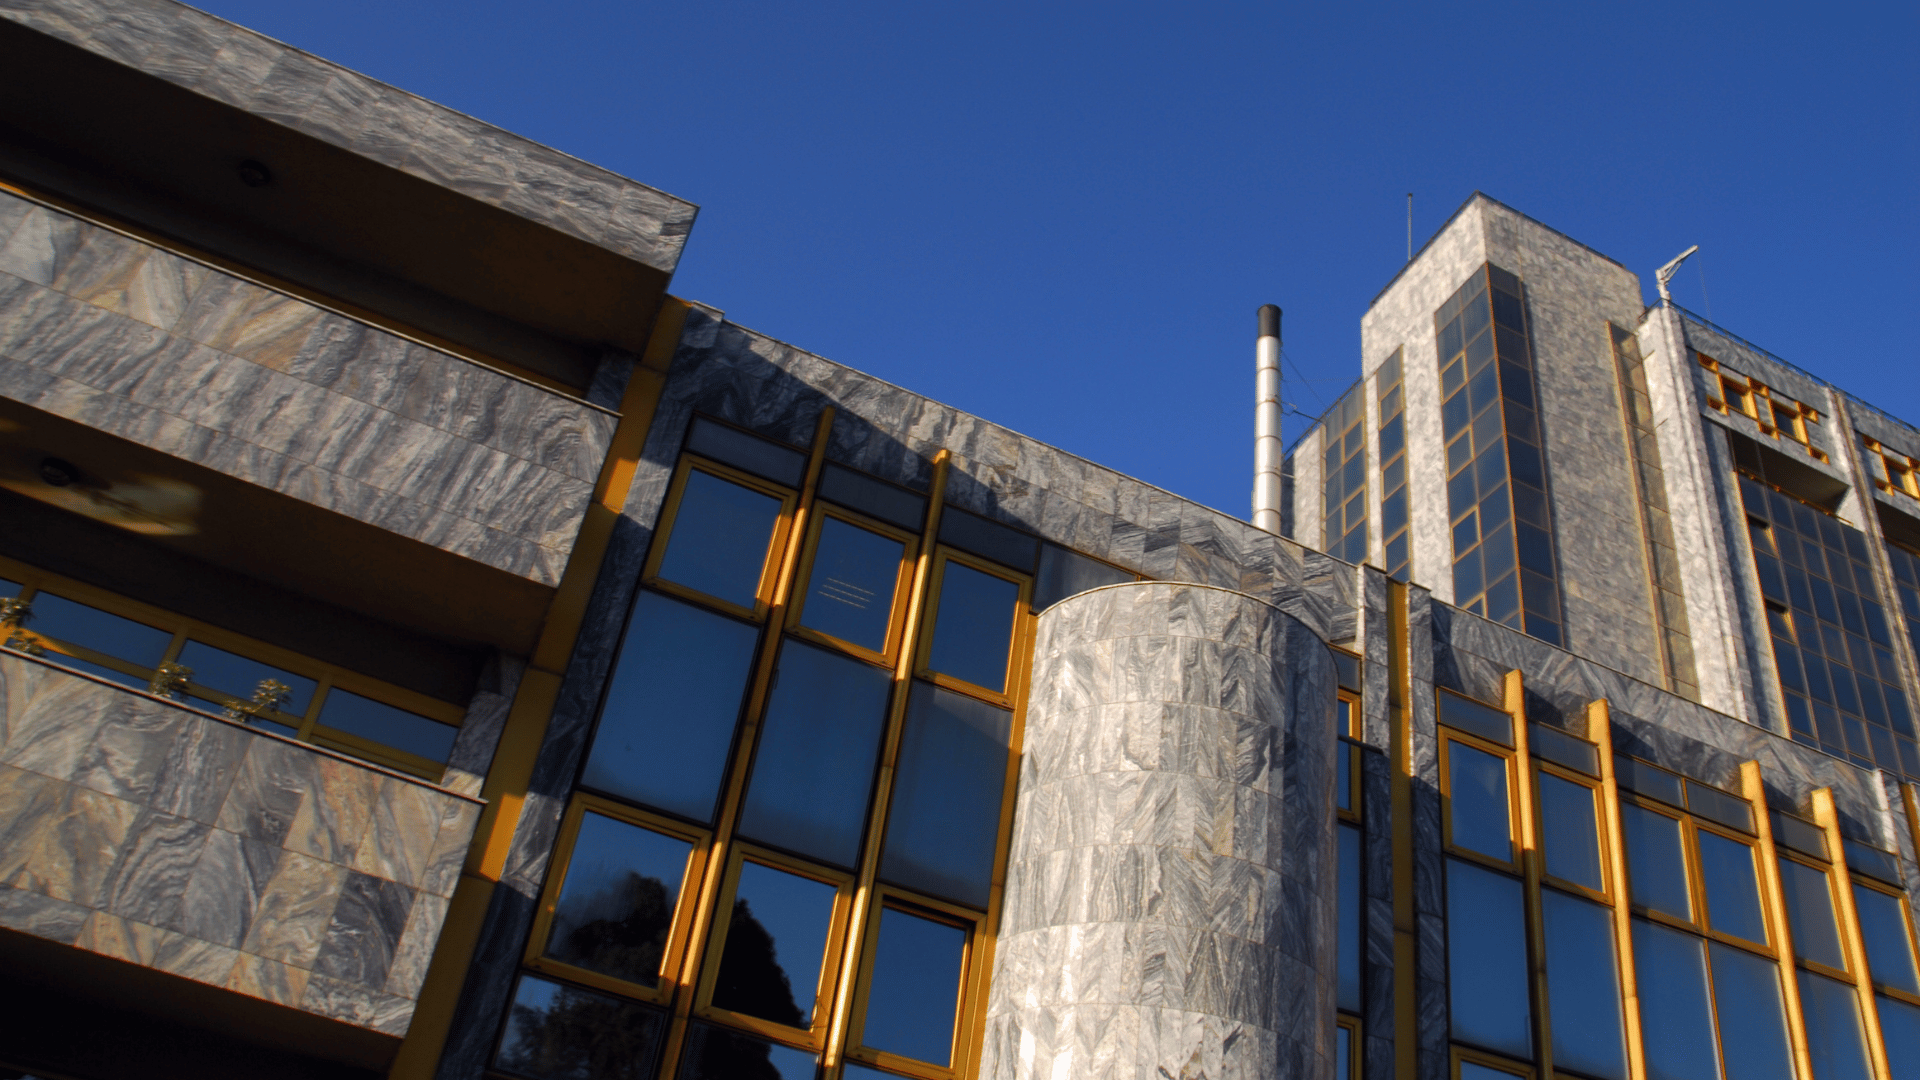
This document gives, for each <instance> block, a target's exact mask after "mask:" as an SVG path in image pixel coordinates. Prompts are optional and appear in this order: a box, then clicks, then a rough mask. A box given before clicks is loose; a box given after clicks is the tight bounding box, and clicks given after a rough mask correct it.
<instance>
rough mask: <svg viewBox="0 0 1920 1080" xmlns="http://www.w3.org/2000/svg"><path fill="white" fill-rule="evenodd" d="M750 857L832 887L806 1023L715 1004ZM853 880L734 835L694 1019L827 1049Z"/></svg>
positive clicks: (801, 1046) (804, 1046) (795, 1044)
mask: <svg viewBox="0 0 1920 1080" xmlns="http://www.w3.org/2000/svg"><path fill="white" fill-rule="evenodd" d="M749 862H751V863H755V864H758V865H760V866H764V867H768V868H770V869H774V870H780V871H783V872H785V873H789V874H792V875H794V876H795V877H803V878H807V879H808V880H810V881H817V882H819V883H821V884H823V885H831V886H833V888H834V897H833V911H832V913H831V914H830V915H829V916H828V923H827V942H826V949H825V951H824V952H822V953H821V955H820V976H819V981H818V984H817V985H816V986H815V987H814V999H813V1015H812V1016H811V1017H809V1018H808V1024H807V1026H806V1027H805V1028H796V1027H789V1026H787V1025H786V1024H782V1023H779V1022H777V1021H773V1020H764V1019H761V1018H760V1017H757V1016H749V1015H747V1014H746V1013H738V1012H734V1011H732V1010H730V1009H723V1008H720V1007H718V1006H716V1005H714V1004H713V990H714V985H715V983H716V982H717V981H718V979H719V975H720V958H721V956H722V954H724V953H725V951H726V945H727V932H728V930H729V929H730V927H731V926H732V921H733V920H732V918H731V917H730V916H726V917H723V915H725V913H727V912H730V911H731V904H732V902H733V900H734V899H735V898H736V897H737V894H738V890H739V886H740V871H741V868H742V866H743V865H744V864H746V863H749ZM854 883H855V875H854V874H852V873H850V872H844V871H837V870H833V869H831V868H829V867H826V866H821V865H818V864H815V863H811V862H808V861H806V860H804V859H799V858H795V857H793V856H791V855H786V854H783V853H781V852H778V851H774V850H773V849H771V848H767V847H763V846H761V845H758V844H749V843H747V842H746V841H744V840H737V839H736V840H735V841H734V843H733V845H732V850H731V851H730V852H729V853H728V855H727V869H726V874H725V876H724V877H723V878H722V879H721V882H720V888H719V890H718V891H717V892H716V894H715V895H716V901H715V908H714V915H713V923H712V925H711V926H710V927H709V928H708V931H707V932H708V941H707V946H706V950H705V955H704V956H703V957H702V958H701V965H700V981H699V983H698V988H697V990H696V992H695V997H694V1001H693V1017H694V1019H696V1020H705V1021H710V1022H717V1023H720V1024H722V1025H724V1026H726V1027H729V1028H731V1029H733V1030H736V1031H744V1032H748V1033H750V1034H753V1035H758V1036H760V1037H762V1038H765V1039H771V1040H772V1041H774V1042H778V1043H784V1044H786V1045H789V1046H793V1047H795V1048H798V1049H802V1050H811V1051H814V1052H819V1051H821V1050H824V1049H825V1048H826V1040H827V1027H828V1024H829V1022H830V1021H831V1020H832V1018H833V1001H834V991H835V989H836V985H837V983H838V979H839V975H840V972H839V966H838V965H837V964H835V963H834V961H835V960H836V959H837V958H838V957H839V956H840V954H841V951H842V950H843V949H845V948H846V937H847V921H848V917H849V916H850V915H851V913H852V911H853V890H854Z"/></svg>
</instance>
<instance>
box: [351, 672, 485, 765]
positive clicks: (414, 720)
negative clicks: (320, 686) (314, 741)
mask: <svg viewBox="0 0 1920 1080" xmlns="http://www.w3.org/2000/svg"><path fill="white" fill-rule="evenodd" d="M320 722H321V723H323V724H325V725H327V726H328V727H330V728H333V729H334V730H335V731H344V732H346V733H347V734H349V735H358V736H360V737H361V738H363V739H367V740H370V741H372V742H377V743H380V744H381V745H383V746H391V747H393V748H394V749H396V750H405V751H406V752H407V753H409V754H418V755H419V756H421V757H423V758H426V759H427V760H429V761H438V762H443V763H444V762H445V761H446V760H447V754H448V753H449V752H450V751H452V750H453V739H454V736H456V735H458V734H460V729H459V728H457V727H454V726H453V725H452V724H443V723H441V722H440V721H438V720H429V719H427V718H426V717H424V716H421V715H420V714H418V713H410V712H408V711H406V710H405V709H396V708H394V707H393V706H391V705H387V704H385V703H383V702H378V701H375V700H373V699H372V698H363V697H361V696H360V695H359V694H350V693H348V692H347V691H345V690H342V689H340V688H339V687H335V688H333V689H332V690H329V691H327V700H326V702H325V703H324V704H322V705H321V706H320Z"/></svg>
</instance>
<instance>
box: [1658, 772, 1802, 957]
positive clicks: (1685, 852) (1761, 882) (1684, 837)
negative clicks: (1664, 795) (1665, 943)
mask: <svg viewBox="0 0 1920 1080" xmlns="http://www.w3.org/2000/svg"><path fill="white" fill-rule="evenodd" d="M1620 802H1621V804H1622V805H1624V806H1638V807H1640V808H1641V809H1642V810H1646V811H1649V812H1651V813H1655V814H1659V815H1660V816H1662V817H1665V818H1670V819H1672V820H1674V821H1676V822H1678V823H1679V825H1680V843H1681V858H1682V862H1683V864H1684V865H1685V867H1686V874H1687V902H1688V903H1689V904H1690V905H1691V906H1692V909H1693V918H1692V919H1691V920H1687V919H1682V918H1680V917H1679V916H1677V915H1674V914H1671V913H1670V912H1665V911H1655V910H1653V909H1652V908H1649V907H1647V906H1645V905H1643V904H1641V903H1640V902H1638V901H1636V900H1634V899H1633V898H1632V882H1631V878H1632V874H1633V868H1632V865H1631V864H1630V863H1627V862H1626V861H1625V860H1622V863H1623V865H1624V866H1625V868H1626V873H1627V877H1628V879H1629V881H1628V897H1627V899H1628V904H1629V906H1630V908H1631V910H1632V912H1633V914H1634V915H1635V916H1636V917H1638V918H1642V919H1646V920H1647V921H1648V922H1654V923H1659V924H1661V925H1662V926H1670V927H1673V928H1674V929H1677V930H1685V931H1687V932H1688V933H1691V934H1696V935H1698V936H1700V937H1703V938H1707V939H1709V940H1712V941H1718V942H1720V943H1721V944H1723V945H1732V946H1736V947H1738V948H1742V949H1745V950H1746V951H1747V952H1750V953H1753V954H1754V955H1756V956H1764V957H1766V958H1767V959H1769V960H1775V961H1778V960H1780V959H1781V956H1782V951H1781V948H1780V934H1781V929H1780V927H1779V926H1777V925H1775V924H1774V918H1773V910H1772V904H1771V902H1770V897H1769V896H1768V889H1769V878H1768V875H1767V872H1766V866H1765V865H1764V863H1763V861H1762V857H1763V855H1764V854H1765V850H1764V848H1763V847H1762V845H1761V842H1760V839H1759V838H1758V837H1756V836H1752V835H1750V834H1747V833H1743V832H1741V831H1739V830H1737V829H1729V828H1726V827H1725V826H1722V825H1719V824H1717V823H1712V822H1706V821H1701V820H1700V819H1699V818H1697V817H1696V816H1695V815H1693V814H1692V813H1690V812H1688V811H1686V810H1684V809H1681V808H1679V807H1674V806H1669V805H1667V804H1666V803H1663V802H1660V801H1659V800H1657V799H1651V798H1648V797H1646V796H1644V795H1639V794H1636V793H1634V792H1631V791H1627V790H1622V791H1621V792H1620ZM1703 832H1705V833H1712V834H1713V835H1715V836H1719V837H1722V838H1724V839H1727V840H1731V841H1733V842H1735V843H1738V844H1740V845H1741V846H1742V847H1745V848H1746V849H1747V850H1748V852H1749V853H1750V854H1751V858H1752V859H1753V875H1754V891H1755V895H1756V896H1757V898H1758V899H1759V902H1760V918H1761V922H1762V924H1763V928H1764V930H1765V932H1766V934H1767V940H1766V941H1749V940H1748V939H1746V938H1743V937H1740V936H1739V935H1737V934H1731V933H1728V932H1727V931H1725V930H1721V929H1719V928H1717V927H1715V926H1714V925H1713V913H1712V911H1711V909H1710V908H1708V906H1707V882H1706V875H1705V874H1704V873H1702V872H1701V866H1700V839H1699V834H1700V833H1703Z"/></svg>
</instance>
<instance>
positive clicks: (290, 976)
mask: <svg viewBox="0 0 1920 1080" xmlns="http://www.w3.org/2000/svg"><path fill="white" fill-rule="evenodd" d="M307 977H308V973H307V972H306V971H305V970H304V969H301V968H297V967H291V966H289V965H286V964H282V963H279V962H278V961H274V960H267V959H264V958H262V957H258V956H252V955H250V954H248V953H244V952H243V953H241V954H239V956H238V957H237V958H236V959H235V960H234V964H233V970H232V971H231V972H229V973H228V974H227V979H226V983H225V984H224V985H225V986H226V988H227V989H229V990H234V991H237V992H239V993H242V994H245V995H247V996H248V997H256V998H259V999H261V1000H262V1001H270V1002H272V1003H274V1004H275V1005H288V1006H298V1005H299V1004H300V999H301V997H302V996H303V995H304V994H305V993H306V990H307Z"/></svg>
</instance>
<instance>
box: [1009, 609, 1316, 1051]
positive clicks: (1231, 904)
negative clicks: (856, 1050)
mask: <svg viewBox="0 0 1920 1080" xmlns="http://www.w3.org/2000/svg"><path fill="white" fill-rule="evenodd" d="M1334 678H1335V676H1334V668H1333V658H1332V656H1331V655H1330V654H1329V652H1328V650H1327V648H1326V645H1325V643H1324V642H1322V641H1321V640H1320V639H1319V638H1318V637H1317V636H1316V635H1315V634H1314V633H1313V632H1312V631H1310V630H1308V629H1307V628H1306V627H1305V626H1304V625H1302V624H1301V623H1300V622H1298V621H1297V620H1295V619H1293V618H1292V617H1291V616H1288V615H1285V614H1282V613H1281V612H1280V611H1279V610H1278V609H1276V608H1274V607H1272V606H1271V605H1269V604H1266V603H1264V602H1262V601H1260V600H1256V599H1254V598H1253V597H1250V596H1246V595H1244V594H1241V593H1236V592H1230V591H1228V590H1225V589H1216V588H1209V587H1207V586H1201V585H1184V584H1179V583H1173V582H1157V581H1155V582H1140V583H1137V584H1129V585H1115V586H1110V587H1108V588H1103V589H1096V590H1093V591H1091V592H1086V593H1082V594H1080V595H1078V596H1075V597H1072V598H1070V599H1068V600H1065V601H1062V602H1061V603H1059V604H1057V605H1055V606H1054V607H1052V608H1050V609H1049V610H1048V611H1046V612H1045V613H1044V614H1043V615H1041V617H1040V622H1039V633H1038V640H1037V643H1036V654H1035V659H1034V674H1033V691H1032V694H1031V699H1030V703H1029V705H1028V709H1027V720H1026V737H1025V746H1026V753H1025V756H1024V758H1023V760H1022V762H1021V769H1020V788H1019V795H1018V802H1017V807H1016V810H1015V818H1014V832H1013V847H1012V854H1011V856H1010V859H1009V865H1008V868H1007V891H1006V902H1005V906H1004V908H1003V913H1002V917H1001V926H1000V933H999V943H998V947H997V951H996V955H995V960H994V974H993V987H992V991H991V999H990V1003H989V1007H988V1015H987V1027H986V1046H985V1054H984V1059H983V1061H982V1065H981V1070H980V1076H981V1077H982V1080H1060V1078H1067V1077H1071V1078H1072V1080H1093V1078H1108V1077H1112V1078H1119V1077H1125V1078H1127V1080H1161V1078H1166V1080H1198V1078H1200V1077H1205V1078H1207V1080H1240V1078H1246V1080H1253V1078H1256V1077H1257V1078H1259V1080H1271V1078H1273V1077H1287V1078H1299V1080H1332V1078H1333V1071H1334V1060H1333V1053H1334V1051H1333V1029H1334V1004H1333V992H1334V978H1335V972H1334V941H1335V907H1334V900H1335V889H1334V877H1333V872H1334V871H1333V858H1334V810H1333V781H1334V754H1335V741H1336V740H1335V736H1334V732H1333V702H1334Z"/></svg>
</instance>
